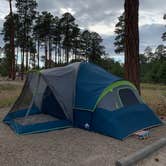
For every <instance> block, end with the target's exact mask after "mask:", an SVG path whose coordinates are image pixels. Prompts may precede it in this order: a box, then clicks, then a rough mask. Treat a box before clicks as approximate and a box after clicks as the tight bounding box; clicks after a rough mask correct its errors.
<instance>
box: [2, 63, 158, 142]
mask: <svg viewBox="0 0 166 166" xmlns="http://www.w3.org/2000/svg"><path fill="white" fill-rule="evenodd" d="M4 122H5V123H7V124H8V125H10V126H11V128H12V129H13V130H14V131H15V132H16V133H18V134H28V133H37V132H45V131H50V130H57V129H62V128H68V127H72V126H75V127H79V128H83V129H86V130H89V131H95V132H99V133H102V134H105V135H108V136H112V137H114V138H118V139H124V138H126V137H127V136H129V135H131V134H132V133H134V132H136V131H138V130H141V129H145V128H150V127H154V126H158V125H161V121H160V120H159V118H158V117H157V116H156V115H155V114H154V113H153V111H152V110H151V109H150V108H149V107H148V106H147V105H146V104H145V103H143V101H142V99H141V97H140V96H139V94H138V92H137V90H136V88H135V86H134V85H133V84H132V83H130V82H128V81H125V80H123V79H122V78H119V77H117V76H114V75H112V74H110V73H108V72H106V71H105V70H103V69H102V68H100V67H98V66H96V65H93V64H90V63H87V62H82V63H79V62H78V63H73V64H70V65H67V66H65V67H57V68H52V69H47V70H43V71H41V72H40V73H30V74H29V75H28V77H27V79H26V82H25V85H24V87H23V90H22V93H21V95H20V97H19V98H18V99H17V101H16V103H15V104H14V105H13V107H12V109H11V110H10V112H9V113H8V114H7V115H6V117H5V118H4Z"/></svg>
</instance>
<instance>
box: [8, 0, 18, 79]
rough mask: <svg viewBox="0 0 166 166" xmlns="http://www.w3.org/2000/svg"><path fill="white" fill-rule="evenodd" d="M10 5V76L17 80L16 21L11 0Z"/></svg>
mask: <svg viewBox="0 0 166 166" xmlns="http://www.w3.org/2000/svg"><path fill="white" fill-rule="evenodd" d="M9 6H10V17H11V27H10V28H11V32H10V54H11V55H10V56H11V66H10V68H11V69H10V72H11V74H10V76H11V78H12V80H15V76H16V72H15V48H14V21H13V11H12V2H11V0H9Z"/></svg>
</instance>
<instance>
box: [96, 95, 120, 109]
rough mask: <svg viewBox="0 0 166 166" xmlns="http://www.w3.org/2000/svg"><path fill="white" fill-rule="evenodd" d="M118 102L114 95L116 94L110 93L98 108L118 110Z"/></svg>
mask: <svg viewBox="0 0 166 166" xmlns="http://www.w3.org/2000/svg"><path fill="white" fill-rule="evenodd" d="M116 101H117V97H116V96H115V95H114V93H111V92H109V93H108V94H107V95H105V96H104V98H103V99H102V100H101V102H100V103H99V104H98V106H97V107H98V108H103V109H106V110H110V111H113V110H115V109H116Z"/></svg>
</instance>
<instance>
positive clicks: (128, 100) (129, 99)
mask: <svg viewBox="0 0 166 166" xmlns="http://www.w3.org/2000/svg"><path fill="white" fill-rule="evenodd" d="M119 96H120V99H121V101H122V104H123V106H124V107H125V106H130V105H135V104H139V103H140V102H139V100H138V99H137V97H136V95H135V94H134V93H133V91H132V90H131V89H120V90H119Z"/></svg>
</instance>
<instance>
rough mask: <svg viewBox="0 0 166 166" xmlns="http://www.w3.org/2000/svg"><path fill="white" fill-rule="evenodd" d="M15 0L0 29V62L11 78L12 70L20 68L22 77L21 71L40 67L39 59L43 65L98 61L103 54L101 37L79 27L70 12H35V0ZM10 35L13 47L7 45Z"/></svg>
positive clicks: (13, 72)
mask: <svg viewBox="0 0 166 166" xmlns="http://www.w3.org/2000/svg"><path fill="white" fill-rule="evenodd" d="M15 1H16V3H15V5H16V9H17V12H16V13H13V12H12V10H11V12H10V14H9V15H7V16H6V17H5V22H4V25H3V31H2V33H3V36H4V42H5V46H4V50H5V59H3V60H1V61H3V63H1V64H5V65H6V67H7V70H6V72H7V73H8V75H9V77H10V78H12V79H15V73H16V71H20V73H21V78H22V79H23V76H24V73H25V72H27V71H29V70H30V69H40V67H41V63H42V64H44V68H51V67H54V66H57V65H64V64H68V63H69V62H71V61H80V60H87V61H90V62H94V63H98V62H99V61H100V60H101V57H102V56H104V55H105V48H104V46H103V45H102V41H103V39H102V37H101V36H100V35H99V34H98V33H96V32H90V31H88V30H81V29H80V28H79V26H78V25H77V24H76V22H75V18H74V16H73V15H72V14H71V13H68V12H67V13H64V14H63V15H62V16H61V17H58V16H54V15H52V14H51V13H50V12H47V11H43V12H41V13H40V12H38V11H37V2H36V0H28V1H20V0H15ZM11 7H12V6H11V0H10V8H11ZM12 35H14V36H13V37H14V41H13V42H14V43H13V44H14V48H12V49H11V47H12V45H11V39H12ZM11 50H13V51H14V53H12V52H11ZM13 54H14V55H13ZM20 57H21V58H20ZM18 59H21V65H18V62H19V61H20V60H18ZM1 66H2V65H1ZM11 66H14V67H11Z"/></svg>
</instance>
